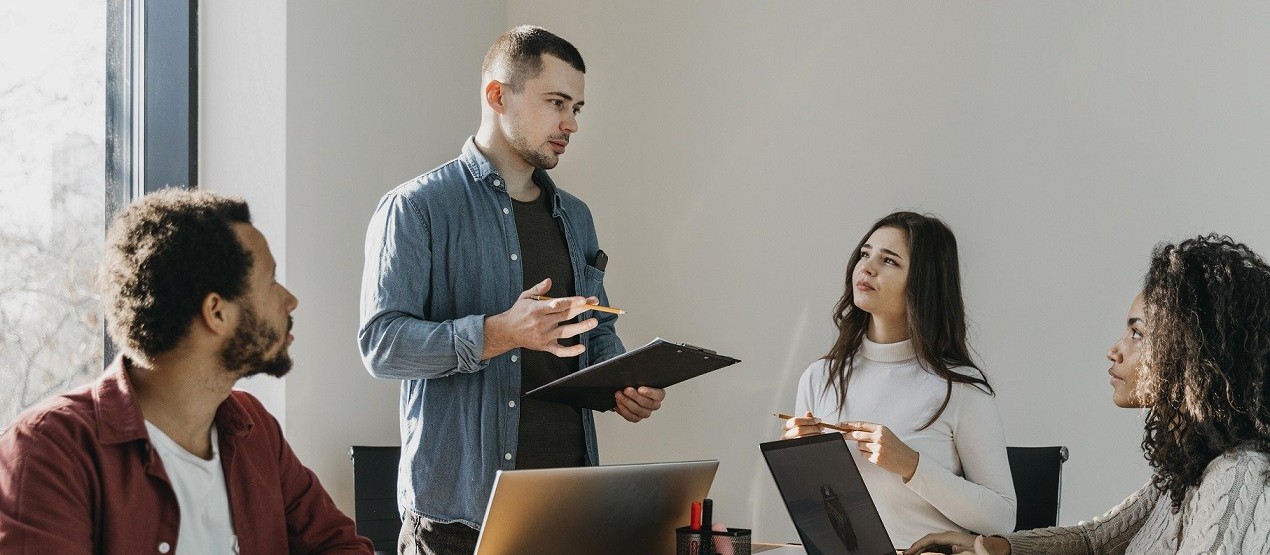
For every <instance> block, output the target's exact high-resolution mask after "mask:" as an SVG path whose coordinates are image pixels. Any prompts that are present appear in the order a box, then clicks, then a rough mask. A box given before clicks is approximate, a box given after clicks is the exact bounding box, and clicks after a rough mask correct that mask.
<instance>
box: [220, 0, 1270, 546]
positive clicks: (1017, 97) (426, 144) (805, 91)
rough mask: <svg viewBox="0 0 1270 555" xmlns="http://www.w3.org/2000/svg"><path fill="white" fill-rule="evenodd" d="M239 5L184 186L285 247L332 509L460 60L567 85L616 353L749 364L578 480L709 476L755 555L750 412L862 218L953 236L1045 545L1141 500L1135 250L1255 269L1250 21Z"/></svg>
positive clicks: (310, 416)
mask: <svg viewBox="0 0 1270 555" xmlns="http://www.w3.org/2000/svg"><path fill="white" fill-rule="evenodd" d="M432 4H435V5H432ZM231 6H236V7H235V9H236V10H237V12H236V13H235V12H231V11H230V10H228V9H226V8H223V7H220V4H216V5H215V6H212V5H208V6H204V7H203V8H202V12H201V14H202V17H203V19H204V21H203V29H204V33H203V37H202V43H203V45H204V53H203V74H202V75H201V82H202V86H203V91H204V92H203V98H204V105H203V109H204V111H203V115H202V126H203V128H202V133H203V136H202V138H203V141H204V143H203V146H202V148H203V152H202V160H201V162H202V164H203V167H202V171H203V182H204V183H205V184H208V185H209V186H210V187H212V188H216V187H221V188H225V187H231V186H232V187H239V188H240V189H233V190H235V191H236V192H241V193H245V194H247V196H248V199H249V200H251V201H252V203H253V208H254V209H255V210H256V217H257V223H258V225H260V226H261V227H262V229H266V236H267V237H269V239H270V241H271V244H272V246H273V248H274V250H275V254H277V253H278V252H279V249H280V248H281V249H283V250H284V251H285V257H284V256H279V259H280V261H282V260H285V267H286V268H287V274H288V280H287V285H288V286H289V287H291V289H292V290H293V291H294V292H296V294H297V295H298V296H299V298H300V309H299V310H298V311H297V313H296V335H297V340H296V343H295V346H294V347H293V354H294V355H295V358H296V359H297V366H296V369H295V370H294V371H293V373H292V374H291V376H289V377H288V378H287V380H286V387H285V408H286V417H287V419H286V421H287V433H288V437H289V438H290V440H291V442H292V444H293V446H295V448H296V450H297V452H298V453H299V454H300V457H301V458H302V460H304V461H305V462H306V463H307V464H309V465H310V466H311V467H312V468H314V469H315V470H316V471H317V472H318V474H319V475H320V476H321V478H322V479H323V481H324V483H325V484H326V485H327V487H328V489H330V490H331V491H332V493H333V494H334V496H335V498H336V500H337V501H338V502H339V503H340V506H341V507H342V508H343V509H344V510H346V511H349V512H351V510H352V502H351V499H352V495H351V472H350V470H349V465H348V461H347V457H346V453H347V448H348V445H350V444H352V443H365V444H376V443H384V444H386V443H395V442H396V441H397V416H396V410H397V409H396V400H397V386H396V384H394V383H391V382H381V381H376V380H374V379H373V378H370V377H369V376H368V375H367V374H366V373H365V371H364V370H363V369H362V367H361V363H360V361H359V360H358V357H357V350H356V345H355V343H354V333H355V330H356V326H357V297H358V282H359V276H360V269H361V265H362V255H361V244H362V239H363V237H364V232H365V224H366V221H367V220H368V218H369V216H370V213H371V211H372V209H373V207H374V203H375V201H376V199H378V197H379V196H380V195H381V194H382V193H383V192H384V191H385V190H387V189H388V188H390V187H392V186H393V185H395V184H397V183H399V182H401V181H404V180H406V179H409V178H410V177H413V176H415V175H417V174H419V173H421V172H423V171H426V170H427V169H430V168H432V167H433V166H435V165H437V164H439V163H441V162H444V161H445V160H448V159H449V158H451V157H453V156H454V155H455V154H456V153H457V150H458V148H459V145H460V143H461V141H462V140H463V138H464V137H466V136H467V135H468V134H470V133H471V132H472V131H473V130H474V129H475V128H476V125H477V122H478V106H477V100H476V96H475V95H476V92H475V90H476V87H477V86H478V77H477V68H478V66H479V63H480V58H481V56H482V55H483V53H484V51H485V49H486V48H487V46H488V44H489V42H490V41H491V40H492V39H493V37H495V36H496V35H497V34H498V33H499V32H501V31H502V30H503V29H505V28H506V27H508V26H510V25H516V24H521V23H538V24H541V25H545V26H547V27H548V28H551V29H553V30H555V31H556V32H558V33H560V34H561V35H562V36H564V37H566V38H568V39H570V40H571V41H573V42H574V43H575V44H576V45H577V46H578V47H579V48H580V49H581V51H582V53H583V55H584V57H585V58H586V60H587V63H588V66H589V69H590V71H589V72H588V75H587V84H588V87H587V101H588V102H587V108H586V110H585V113H584V116H583V118H582V122H581V126H582V127H581V134H580V135H578V136H577V137H576V140H575V141H574V142H573V143H572V144H571V145H570V152H569V154H567V155H566V156H565V157H564V160H563V162H562V163H561V165H560V167H559V168H557V170H555V171H554V172H553V175H554V176H555V177H556V179H557V181H558V182H559V183H561V184H562V186H563V187H565V188H566V189H568V190H570V191H572V192H574V193H577V194H579V195H580V196H581V197H582V198H583V199H585V200H587V201H588V203H589V204H590V206H591V208H592V210H593V211H594V213H595V215H596V218H597V221H598V225H599V232H600V238H601V241H602V244H603V246H604V248H605V250H606V251H607V252H609V253H610V255H611V257H612V262H611V263H610V266H609V272H608V275H609V278H608V287H609V292H610V295H611V296H612V299H613V302H614V304H616V305H618V306H621V307H623V308H626V309H627V310H629V311H630V314H628V315H626V316H624V317H623V318H622V319H621V322H620V324H619V332H620V333H621V334H622V336H623V337H624V339H625V340H626V341H627V343H628V344H629V345H638V344H642V343H643V342H645V341H647V340H649V339H651V338H652V337H654V336H657V335H660V336H663V337H666V338H670V339H674V340H677V341H685V342H689V343H694V344H699V345H706V346H709V347H712V348H716V349H718V350H720V351H721V352H724V353H727V354H731V355H734V356H737V357H739V358H741V359H743V360H744V361H745V362H743V363H742V364H740V365H738V366H736V367H733V368H729V369H726V370H723V371H720V372H718V373H716V374H714V375H711V376H708V377H705V378H701V379H698V380H694V381H691V382H687V383H685V384H681V385H679V386H676V387H675V388H673V389H671V390H670V398H669V400H668V403H667V405H666V408H665V409H663V411H661V412H660V413H658V414H657V415H656V416H655V417H654V418H653V419H652V420H651V421H649V422H647V423H644V424H640V425H634V426H632V425H628V424H626V423H624V422H622V421H619V419H617V418H616V417H612V416H602V417H601V418H600V420H601V424H600V426H601V430H600V433H601V438H600V443H601V454H602V457H603V458H604V460H605V462H607V463H616V462H626V461H654V460H675V459H690V458H717V459H720V460H721V461H722V466H721V468H720V473H719V477H718V479H717V481H716V483H715V487H714V490H713V491H714V493H713V495H714V497H715V498H716V499H717V500H718V503H717V505H716V507H718V509H717V513H718V514H719V515H720V517H721V518H723V519H725V520H726V521H727V522H729V523H731V524H739V525H743V526H751V527H753V528H754V529H755V534H756V536H755V537H756V538H759V539H766V540H774V539H782V540H784V539H794V537H795V535H794V533H793V530H792V527H791V526H790V525H789V524H788V521H787V517H786V516H785V514H784V511H783V510H782V509H781V507H780V501H779V498H778V496H777V494H776V491H775V488H774V487H773V486H772V485H771V479H770V477H769V476H768V475H767V470H766V468H765V466H764V465H763V463H762V461H761V458H760V456H759V453H758V449H757V444H758V443H759V442H761V441H766V440H769V439H772V438H773V437H775V436H776V435H777V433H778V428H779V425H780V423H779V421H777V420H775V419H774V418H771V417H770V416H767V415H768V414H769V413H771V412H774V411H777V410H788V409H790V408H792V399H793V389H794V385H795V382H796V379H797V377H798V375H799V374H800V373H801V372H802V370H803V369H804V368H805V367H806V366H807V364H808V363H810V362H811V361H812V360H813V359H815V358H817V357H818V356H820V355H821V354H822V353H823V352H824V351H825V350H826V349H827V348H828V346H829V343H830V341H831V339H832V336H833V330H832V329H831V325H830V322H829V311H830V309H831V307H832V305H833V303H834V301H835V300H836V299H837V297H838V296H839V294H840V293H841V286H842V277H843V271H844V265H845V263H846V259H847V256H848V254H849V253H848V250H849V249H850V248H851V247H852V246H853V245H854V243H855V241H856V240H857V239H858V238H859V235H860V234H861V233H863V231H864V230H865V229H866V228H867V226H868V225H869V224H870V223H871V222H872V220H873V219H875V218H877V217H878V216H881V215H882V214H884V213H886V212H889V211H890V210H892V209H895V208H915V209H919V210H923V211H930V212H935V213H937V214H939V215H941V216H943V217H944V218H945V219H946V220H947V221H948V222H949V223H950V224H951V225H952V226H953V228H954V230H955V231H956V232H957V234H958V237H959V239H960V242H961V247H962V265H963V277H964V282H965V287H966V294H967V308H968V311H969V314H970V318H971V320H972V333H973V342H974V346H975V347H976V349H977V351H978V352H979V353H980V355H981V356H982V360H983V362H984V364H985V368H986V370H987V372H988V374H989V376H990V377H991V378H992V380H993V383H994V385H996V387H997V390H998V393H999V403H1000V408H1001V413H1002V417H1003V419H1004V420H1005V425H1006V430H1007V439H1008V441H1009V443H1011V444H1016V445H1023V444H1065V445H1068V446H1069V447H1070V448H1071V449H1072V460H1071V462H1069V463H1068V465H1067V467H1066V472H1065V479H1064V487H1065V491H1064V500H1063V521H1064V522H1068V523H1070V522H1075V521H1076V520H1079V519H1081V518H1086V517H1089V516H1093V515H1095V514H1097V513H1099V512H1101V511H1103V510H1104V509H1106V508H1107V507H1109V506H1111V505H1112V504H1114V503H1115V502H1117V501H1119V500H1120V499H1121V498H1122V497H1123V496H1124V495H1125V494H1127V493H1129V492H1130V491H1132V490H1133V489H1134V488H1135V487H1136V486H1137V485H1138V484H1140V483H1141V482H1142V481H1143V480H1144V479H1145V478H1146V476H1147V468H1146V465H1145V463H1143V462H1142V461H1141V456H1140V452H1139V449H1138V442H1139V439H1140V432H1141V417H1140V415H1139V414H1136V413H1135V412H1133V411H1124V410H1117V409H1114V408H1113V407H1112V406H1111V403H1110V401H1109V395H1108V393H1109V391H1108V389H1109V388H1108V385H1107V381H1106V375H1105V368H1106V366H1107V363H1106V361H1105V360H1103V358H1102V356H1103V353H1105V352H1106V349H1107V347H1108V346H1109V345H1110V344H1111V343H1112V342H1113V341H1114V340H1115V338H1116V337H1117V336H1118V334H1119V330H1120V326H1121V322H1122V320H1123V318H1124V313H1125V310H1126V309H1127V307H1128V303H1129V300H1130V299H1131V297H1132V296H1133V294H1134V293H1135V291H1136V289H1137V287H1138V284H1139V282H1140V277H1141V274H1142V272H1143V270H1144V269H1145V264H1146V261H1147V255H1148V253H1149V251H1150V248H1151V246H1152V245H1153V244H1154V243H1156V242H1157V241H1160V240H1164V239H1177V238H1181V237H1184V236H1187V235H1192V234H1195V233H1199V232H1202V231H1209V230H1220V231H1223V232H1227V233H1230V234H1233V235H1235V236H1236V237H1237V238H1240V239H1242V240H1244V241H1246V242H1248V243H1250V244H1251V245H1252V246H1253V247H1254V248H1256V249H1259V250H1260V251H1261V252H1263V253H1267V254H1270V222H1267V220H1266V218H1265V217H1264V215H1263V212H1264V209H1265V206H1266V205H1267V201H1270V192H1267V189H1266V187H1265V185H1264V184H1265V182H1266V180H1267V177H1270V159H1268V158H1267V157H1266V156H1265V155H1264V152H1265V151H1266V150H1267V146H1270V104H1267V103H1265V102H1264V101H1263V99H1264V98H1267V97H1268V96H1270V95H1268V94H1267V93H1270V90H1268V89H1270V74H1267V73H1266V72H1265V71H1264V68H1265V67H1268V65H1270V64H1268V63H1267V62H1270V59H1268V58H1270V33H1267V32H1266V31H1267V30H1270V7H1266V6H1263V5H1260V4H1253V3H1248V4H1242V3H1240V4H1224V5H1223V6H1224V7H1223V9H1221V10H1215V9H1212V7H1211V6H1206V5H1199V4H1192V3H1183V2H1167V3H1160V2H1151V3H1147V2H1121V3H1114V4H1105V3H1100V2H1064V3H1050V4H1036V3H1027V4H1010V3H1004V4H1003V3H964V2H958V3H938V4H931V3H918V2H890V3H857V2H852V3H841V2H800V3H757V2H749V3H747V2H694V3H682V5H681V3H678V2H664V1H654V2H639V3H628V2H615V1H611V0H610V1H596V0H593V1H589V2H582V1H576V0H538V1H525V0H510V1H508V2H506V3H503V2H493V1H487V2H482V3H479V4H473V3H465V4H463V5H458V4H457V3H456V4H454V5H451V4H450V3H440V2H436V3H430V4H429V5H426V6H420V5H415V4H410V5H406V4H405V3H400V2H387V1H376V2H359V3H351V2H340V1H336V0H325V1H305V2H291V3H289V5H288V6H287V9H286V11H285V13H280V12H279V11H278V10H277V9H276V8H270V7H263V6H254V5H253V6H250V7H249V6H247V5H246V4H242V3H241V2H239V3H236V4H232V5H231ZM262 17H263V18H264V19H260V18H262ZM217 22H220V23H219V24H218V23H217ZM257 22H259V23H257ZM282 28H285V31H280V29H282ZM209 35H210V36H209ZM279 36H285V44H283V43H282V42H280V40H279V38H278V37H279ZM217 45H219V51H220V52H222V56H216V57H213V56H212V52H213V51H216V50H217V48H216V47H217ZM209 46H212V48H209ZM225 52H228V54H224V53H225ZM279 52H283V53H285V61H280V60H279V59H278V56H279ZM226 56H227V57H226ZM231 60H232V61H233V62H234V63H236V64H238V65H239V66H240V68H239V69H234V70H233V71H232V72H231V71H227V69H228V66H226V65H219V66H218V65H217V64H227V63H229V61H231ZM280 68H285V75H286V77H285V81H284V82H281V83H280V82H279V81H278V74H277V72H278V71H280ZM217 75H219V76H220V77H219V78H214V77H216V76H217ZM229 81H234V82H232V83H230V82H229ZM217 91H219V92H217ZM279 91H284V93H283V94H285V102H283V103H279V101H278V97H277V95H278V94H279ZM284 113H285V116H284V115H282V114H284ZM279 118H281V121H282V122H285V123H284V124H281V125H284V126H285V136H283V135H282V134H280V133H279V131H278V127H279V125H280V123H279ZM283 153H285V154H283ZM280 172H282V173H281V174H280ZM279 175H285V177H284V178H283V179H281V182H282V183H281V184H278V183H277V181H278V176H279ZM213 181H216V182H217V183H218V184H217V185H212V182H213ZM278 191H284V193H281V195H282V196H279V194H280V193H279V192H278ZM279 201H281V203H279ZM262 205H263V208H262ZM279 207H284V208H279ZM266 211H267V212H268V214H269V216H268V217H266V216H265V215H264V214H265V212H266ZM271 408H272V405H271Z"/></svg>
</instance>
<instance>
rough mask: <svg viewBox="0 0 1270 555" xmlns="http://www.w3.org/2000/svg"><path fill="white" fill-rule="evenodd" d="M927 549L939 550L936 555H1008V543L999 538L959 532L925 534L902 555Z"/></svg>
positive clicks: (911, 554)
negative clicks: (943, 554)
mask: <svg viewBox="0 0 1270 555" xmlns="http://www.w3.org/2000/svg"><path fill="white" fill-rule="evenodd" d="M927 549H939V550H940V551H937V552H936V553H941V552H945V550H949V549H950V550H951V552H952V553H974V554H975V555H1010V541H1009V540H1007V539H1005V538H1003V537H1000V536H986V537H985V536H972V535H970V534H963V533H961V532H939V533H937V534H926V535H925V536H922V538H921V539H919V540H917V542H916V543H914V544H913V547H910V548H908V549H907V550H906V551H904V555H917V554H918V553H925V552H926V550H927Z"/></svg>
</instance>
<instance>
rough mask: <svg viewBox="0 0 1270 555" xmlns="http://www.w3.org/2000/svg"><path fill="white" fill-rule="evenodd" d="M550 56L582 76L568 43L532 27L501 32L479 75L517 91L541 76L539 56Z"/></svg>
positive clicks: (580, 65)
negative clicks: (500, 82) (505, 84)
mask: <svg viewBox="0 0 1270 555" xmlns="http://www.w3.org/2000/svg"><path fill="white" fill-rule="evenodd" d="M543 54H550V55H552V56H555V57H556V58H559V59H560V60H562V61H564V62H565V63H567V64H569V65H570V66H572V67H573V69H576V70H578V71H581V72H582V73H586V64H585V63H584V62H583V61H582V54H579V53H578V49H577V48H574V47H573V45H572V44H569V41H567V40H564V39H562V38H560V37H558V36H556V35H554V34H552V33H551V31H548V30H546V29H543V28H542V27H535V26H533V25H521V26H520V27H516V28H513V29H511V30H510V31H507V32H506V33H503V34H502V36H500V37H498V39H497V40H495V41H494V45H493V46H491V47H490V48H489V52H488V53H486V54H485V63H484V64H481V74H482V75H486V76H490V77H493V78H494V79H498V80H499V81H502V82H504V83H507V86H508V87H510V88H511V90H512V92H520V90H521V87H523V86H524V85H525V81H528V80H530V79H533V78H534V77H537V76H538V74H539V73H542V55H543Z"/></svg>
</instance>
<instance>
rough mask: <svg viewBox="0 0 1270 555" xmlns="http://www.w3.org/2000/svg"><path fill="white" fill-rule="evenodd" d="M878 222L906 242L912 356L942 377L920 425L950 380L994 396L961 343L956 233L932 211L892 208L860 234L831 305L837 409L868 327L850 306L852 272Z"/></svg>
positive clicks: (962, 328) (946, 397)
mask: <svg viewBox="0 0 1270 555" xmlns="http://www.w3.org/2000/svg"><path fill="white" fill-rule="evenodd" d="M883 227H890V228H895V229H898V230H900V231H902V232H904V237H905V239H906V240H907V241H908V249H909V266H908V287H907V290H906V291H905V292H904V300H905V304H906V305H907V312H908V332H909V337H910V338H911V339H912V342H913V349H914V350H915V351H916V352H917V358H918V360H920V361H921V363H922V364H923V366H924V367H925V368H926V370H927V371H929V372H930V373H932V374H934V375H936V376H939V377H941V378H943V379H944V381H946V382H947V385H948V387H947V390H946V392H945V393H944V402H943V403H942V404H940V405H939V410H937V411H935V414H934V415H933V416H931V417H930V420H927V421H926V423H925V424H922V426H921V427H920V428H918V429H919V430H924V429H926V428H927V427H929V426H930V425H931V424H934V423H935V421H936V420H938V419H939V416H940V415H941V414H943V413H944V409H946V408H948V402H949V401H950V400H951V399H952V387H953V383H968V384H974V385H978V386H982V388H983V389H985V390H986V391H987V393H988V394H989V395H995V394H996V392H995V391H993V389H992V386H991V385H990V384H988V378H987V376H986V375H983V371H982V370H980V369H979V367H978V366H977V365H975V362H974V360H973V358H972V357H971V356H970V349H969V348H968V347H967V346H966V307H965V304H964V303H963V302H962V299H961V269H960V267H959V263H958V261H957V238H956V237H954V236H953V232H952V230H951V229H949V228H948V225H947V224H945V223H944V222H943V221H941V220H940V219H939V218H936V217H934V216H931V215H925V214H918V213H915V212H895V213H893V214H889V215H887V216H885V217H883V218H882V219H880V220H878V221H877V222H874V224H873V227H871V228H869V231H868V232H867V233H865V234H864V237H862V238H860V242H859V244H857V245H856V248H855V252H853V253H851V259H850V260H849V261H848V262H847V277H846V286H845V288H844V291H843V293H842V298H841V299H839V300H838V304H837V305H836V306H835V307H834V310H833V323H834V325H835V326H837V327H838V339H837V340H836V341H834V343H833V347H832V348H831V349H829V353H828V354H826V355H825V356H824V358H825V360H828V361H829V378H828V380H827V382H826V383H825V390H826V391H827V390H828V389H829V388H833V389H835V390H836V391H837V393H838V410H839V411H841V410H842V408H843V407H844V406H846V404H847V383H848V382H849V381H850V380H851V372H852V370H854V366H855V361H854V359H855V355H856V352H857V351H859V350H860V344H861V343H862V342H863V339H864V334H865V332H866V331H868V329H869V313H868V312H865V311H864V310H863V309H861V308H860V307H857V306H856V305H855V298H854V296H853V293H852V274H853V273H854V272H855V267H856V264H857V263H859V262H860V249H861V248H863V247H864V244H865V242H866V241H868V240H869V236H871V235H873V232H874V231H877V230H878V229H880V228H883ZM956 367H963V368H974V369H975V370H978V371H979V376H974V375H970V376H967V375H965V374H961V373H958V372H954V371H953V370H952V369H953V368H956Z"/></svg>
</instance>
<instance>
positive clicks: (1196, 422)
mask: <svg viewBox="0 0 1270 555" xmlns="http://www.w3.org/2000/svg"><path fill="white" fill-rule="evenodd" d="M1107 358H1108V359H1110V360H1111V362H1112V366H1111V369H1110V371H1109V373H1110V374H1111V385H1112V388H1113V394H1112V400H1113V401H1114V402H1115V403H1116V405H1119V406H1121V407H1127V408H1133V407H1142V408H1146V409H1147V412H1146V433H1145V435H1144V437H1143V439H1142V449H1143V451H1144V452H1145V454H1146V458H1147V460H1148V461H1150V463H1151V467H1152V468H1153V469H1154V470H1155V474H1154V475H1153V476H1152V477H1151V480H1150V482H1148V483H1147V484H1146V485H1145V486H1143V487H1142V489H1140V490H1138V491H1137V492H1136V493H1134V494H1133V495H1131V496H1129V498H1128V499H1126V500H1125V501H1124V502H1123V503H1121V504H1120V505H1119V506H1117V507H1116V508H1114V509H1112V510H1111V511H1110V512H1108V513H1107V514H1104V515H1103V516H1101V517H1098V518H1095V519H1093V520H1090V521H1087V522H1082V523H1081V524H1079V525H1076V526H1069V527H1059V528H1043V529H1038V530H1029V531H1025V532H1017V533H1014V534H1005V535H1004V536H991V537H983V536H978V537H976V536H971V535H967V534H962V533H957V532H943V533H939V534H931V535H928V536H926V537H924V538H922V539H921V540H919V541H918V542H917V543H915V544H913V547H912V548H910V549H909V551H908V552H909V553H917V552H920V551H922V550H924V549H928V548H932V547H934V546H950V547H952V548H954V552H960V551H972V550H973V551H974V552H975V553H981V554H990V555H1000V554H1008V553H1015V554H1026V553H1270V388H1267V383H1266V381H1267V376H1268V375H1270V266H1268V265H1267V264H1266V262H1265V261H1264V260H1262V259H1261V257H1259V256H1257V255H1256V253H1253V252H1252V251H1251V250H1249V249H1248V247H1247V246H1245V245H1243V244H1240V243H1237V242H1235V241H1233V240H1232V239H1230V238H1229V237H1225V236H1219V235H1208V236H1202V237H1197V238H1195V239H1189V240H1186V241H1182V242H1181V243H1179V244H1176V245H1172V244H1165V245H1161V246H1159V247H1157V248H1156V249H1155V252H1154V253H1153V255H1152V257H1151V268H1150V270H1149V271H1148V272H1147V277H1146V282H1145V284H1144V286H1143V291H1142V294H1141V295H1139V296H1138V298H1136V299H1134V302H1133V306H1132V307H1131V308H1130V309H1129V319H1128V323H1127V326H1126V328H1125V332H1124V336H1123V337H1121V339H1120V341H1119V342H1117V343H1116V344H1115V345H1114V346H1112V348H1111V351H1110V352H1108V353H1107Z"/></svg>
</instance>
